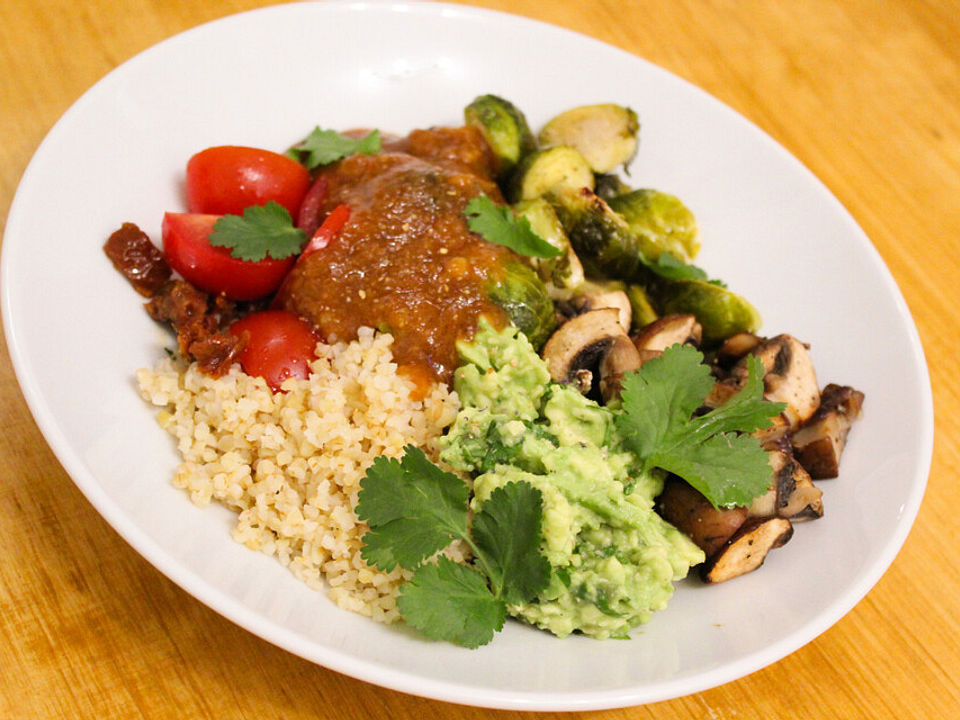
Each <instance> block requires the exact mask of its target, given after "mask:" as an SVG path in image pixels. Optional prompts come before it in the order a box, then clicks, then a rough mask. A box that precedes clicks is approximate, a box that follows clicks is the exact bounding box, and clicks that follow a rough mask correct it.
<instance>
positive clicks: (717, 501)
mask: <svg viewBox="0 0 960 720" xmlns="http://www.w3.org/2000/svg"><path fill="white" fill-rule="evenodd" d="M748 371H749V374H748V377H747V381H746V382H745V383H744V386H743V388H742V389H741V390H740V391H739V392H738V393H737V394H736V395H734V396H733V397H731V398H730V399H729V400H727V401H726V402H725V403H724V404H723V405H721V406H720V407H718V408H715V409H713V410H711V411H710V412H708V413H706V414H704V415H701V416H697V417H694V416H693V413H694V411H696V410H697V408H699V407H700V405H701V403H702V401H703V399H704V398H705V397H706V395H707V393H709V392H710V389H711V387H712V386H713V381H712V379H711V376H710V370H709V368H707V366H706V365H704V364H703V355H702V354H701V353H700V352H699V351H698V350H695V349H694V348H691V347H687V346H681V345H674V346H673V347H670V348H667V349H666V350H665V351H664V353H663V356H662V357H660V358H657V359H655V360H651V361H649V362H647V363H644V365H643V367H642V368H640V370H639V371H637V372H635V373H629V374H628V375H627V376H626V377H625V378H624V381H623V393H622V402H623V405H622V407H623V412H622V413H621V414H620V415H618V416H617V427H618V429H619V430H620V432H621V433H622V435H623V437H624V440H625V442H626V443H627V445H628V446H629V447H630V448H631V449H632V450H633V451H634V452H635V453H636V454H637V456H638V457H639V458H640V460H641V461H642V462H643V467H644V470H649V469H650V468H653V467H659V468H662V469H664V470H667V471H668V472H672V473H674V474H675V475H679V476H680V477H682V478H683V479H684V480H686V481H687V482H688V483H690V484H691V485H692V486H693V487H695V488H696V489H697V490H699V491H700V492H701V493H702V494H703V495H704V496H705V497H706V498H707V499H708V500H709V501H710V502H711V503H712V504H713V505H714V507H732V506H736V505H747V504H749V503H750V501H751V500H752V499H753V498H755V497H757V496H758V495H761V494H763V493H764V492H766V491H767V489H768V488H769V487H770V466H769V464H768V461H767V453H766V451H765V450H764V449H763V447H762V446H761V445H760V442H759V441H758V440H757V439H756V438H753V437H751V436H750V435H747V434H746V433H751V432H753V431H754V430H758V429H760V428H764V427H768V426H769V425H770V418H771V417H773V416H775V415H777V414H779V413H780V412H782V410H783V408H784V405H783V403H770V402H767V401H765V400H764V399H763V365H762V364H761V362H760V361H759V360H758V359H756V358H750V360H749V365H748Z"/></svg>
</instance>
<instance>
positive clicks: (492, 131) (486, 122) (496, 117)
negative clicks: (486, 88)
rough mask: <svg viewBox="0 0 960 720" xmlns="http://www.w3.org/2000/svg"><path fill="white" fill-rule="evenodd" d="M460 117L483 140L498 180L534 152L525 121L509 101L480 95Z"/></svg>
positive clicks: (531, 136)
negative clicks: (494, 159)
mask: <svg viewBox="0 0 960 720" xmlns="http://www.w3.org/2000/svg"><path fill="white" fill-rule="evenodd" d="M463 117H464V120H465V121H466V123H467V125H472V126H474V127H476V128H477V129H478V130H480V132H481V133H483V136H484V137H485V138H486V139H487V143H488V144H489V145H490V148H491V149H492V150H493V154H494V155H495V156H496V157H497V161H498V163H499V172H498V176H499V177H505V176H506V175H507V174H508V173H509V172H510V171H511V170H513V168H514V166H515V165H516V164H517V162H518V161H519V160H520V158H522V157H523V156H524V155H527V154H528V153H530V152H532V151H533V150H535V149H536V146H537V141H536V138H534V136H533V133H532V132H531V131H530V127H529V125H527V119H526V118H525V117H524V115H523V113H522V112H520V110H518V109H517V108H516V106H515V105H514V104H513V103H511V102H510V101H509V100H504V99H503V98H501V97H497V96H496V95H481V96H479V97H478V98H476V99H475V100H474V101H473V102H472V103H470V104H469V105H467V107H466V108H464V111H463Z"/></svg>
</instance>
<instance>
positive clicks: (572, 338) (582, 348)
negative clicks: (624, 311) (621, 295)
mask: <svg viewBox="0 0 960 720" xmlns="http://www.w3.org/2000/svg"><path fill="white" fill-rule="evenodd" d="M625 334H626V333H625V332H624V330H623V327H621V325H620V322H619V311H618V310H616V309H615V308H601V309H599V310H589V311H587V312H585V313H583V314H582V315H576V316H574V317H572V318H571V319H570V320H567V321H566V322H565V323H563V324H562V325H561V326H560V327H559V328H557V330H556V331H555V332H554V333H553V335H551V336H550V338H549V339H548V340H547V342H546V344H545V345H544V346H543V359H544V360H545V361H546V363H547V371H548V372H549V373H550V378H551V379H552V380H554V381H555V382H576V381H577V377H578V373H579V374H580V378H581V383H578V386H579V385H580V384H582V378H583V373H581V372H580V371H582V370H592V369H593V368H594V367H596V366H597V365H598V364H599V362H600V358H601V357H603V355H604V354H605V353H606V352H607V350H609V349H610V347H611V346H612V345H613V343H614V341H615V340H616V339H617V338H619V337H623V336H624V335H625Z"/></svg>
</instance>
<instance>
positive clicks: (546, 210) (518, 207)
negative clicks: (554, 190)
mask: <svg viewBox="0 0 960 720" xmlns="http://www.w3.org/2000/svg"><path fill="white" fill-rule="evenodd" d="M513 211H514V212H515V213H516V214H517V216H518V217H524V218H526V219H527V221H528V222H529V223H530V227H531V228H533V231H534V232H535V233H536V234H537V235H539V236H540V237H542V238H543V239H544V240H546V241H547V242H548V243H550V244H551V245H553V246H554V247H555V248H557V249H558V250H562V251H563V255H561V256H560V257H555V258H536V257H531V258H530V262H531V263H532V264H533V266H534V268H536V270H537V273H538V274H539V275H540V279H541V280H543V281H544V282H545V283H546V284H547V289H548V290H549V291H550V294H551V296H553V297H554V298H555V299H564V298H566V297H567V296H569V294H570V291H571V290H573V288H575V287H577V286H579V285H580V284H582V283H583V266H582V265H581V264H580V258H578V257H577V254H576V253H575V252H574V251H573V247H571V245H570V239H569V238H568V237H567V233H566V232H564V230H563V225H561V224H560V219H559V218H558V217H557V213H556V211H554V209H553V206H552V205H551V204H550V203H548V202H547V201H546V200H544V199H543V198H535V199H533V200H521V201H520V202H518V203H517V204H515V205H514V206H513Z"/></svg>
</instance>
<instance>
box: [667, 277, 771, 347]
mask: <svg viewBox="0 0 960 720" xmlns="http://www.w3.org/2000/svg"><path fill="white" fill-rule="evenodd" d="M650 294H651V295H652V297H653V300H654V305H656V307H657V309H658V310H659V311H660V313H661V314H663V315H670V314H674V313H676V314H684V313H691V314H693V315H696V316H697V321H698V322H699V323H700V324H701V325H702V326H703V341H704V343H706V344H709V345H713V344H716V343H718V342H720V341H722V340H725V339H726V338H728V337H730V336H731V335H735V334H736V333H738V332H756V331H757V330H758V329H759V328H760V313H759V312H757V310H756V309H755V308H754V307H753V305H751V304H750V303H749V302H748V301H747V300H746V299H745V298H743V297H741V296H740V295H737V294H736V293H733V292H731V291H730V290H728V289H726V288H724V287H721V286H720V285H717V284H715V283H710V282H704V281H702V280H696V279H692V280H684V279H681V280H679V281H677V282H668V283H658V284H656V285H655V286H653V287H651V288H650Z"/></svg>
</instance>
